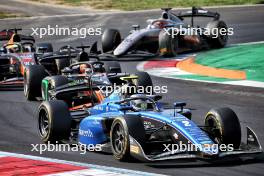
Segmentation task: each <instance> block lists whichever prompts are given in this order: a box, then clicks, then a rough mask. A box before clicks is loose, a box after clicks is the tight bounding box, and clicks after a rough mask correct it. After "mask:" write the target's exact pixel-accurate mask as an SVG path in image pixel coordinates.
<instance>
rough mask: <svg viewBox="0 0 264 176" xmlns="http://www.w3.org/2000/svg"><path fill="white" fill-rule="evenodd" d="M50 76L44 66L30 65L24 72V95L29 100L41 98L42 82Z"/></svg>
mask: <svg viewBox="0 0 264 176" xmlns="http://www.w3.org/2000/svg"><path fill="white" fill-rule="evenodd" d="M47 75H48V74H47V73H46V71H45V68H44V67H43V66H42V65H30V66H29V67H28V68H27V69H26V70H25V72H24V95H25V97H26V98H27V100H35V99H36V97H41V81H42V79H44V78H45V77H46V76H47Z"/></svg>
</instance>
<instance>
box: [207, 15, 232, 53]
mask: <svg viewBox="0 0 264 176" xmlns="http://www.w3.org/2000/svg"><path fill="white" fill-rule="evenodd" d="M206 28H208V29H209V30H210V31H211V33H212V34H211V35H209V36H208V42H209V45H210V47H211V48H223V47H224V46H225V45H226V44H227V41H228V34H227V32H226V33H225V34H221V33H220V31H221V30H225V31H227V29H228V27H227V25H226V23H225V22H224V21H218V20H214V21H210V22H209V23H208V24H207V26H206ZM215 29H217V30H218V33H217V36H216V35H213V33H214V31H215Z"/></svg>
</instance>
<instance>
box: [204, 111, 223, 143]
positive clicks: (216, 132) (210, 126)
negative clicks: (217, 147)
mask: <svg viewBox="0 0 264 176" xmlns="http://www.w3.org/2000/svg"><path fill="white" fill-rule="evenodd" d="M205 126H206V128H207V131H208V132H209V134H211V135H212V137H213V139H214V141H215V142H217V143H218V144H220V143H221V141H222V137H221V132H220V127H219V126H218V124H217V122H216V121H215V117H214V116H212V115H209V116H208V117H207V121H206V123H205Z"/></svg>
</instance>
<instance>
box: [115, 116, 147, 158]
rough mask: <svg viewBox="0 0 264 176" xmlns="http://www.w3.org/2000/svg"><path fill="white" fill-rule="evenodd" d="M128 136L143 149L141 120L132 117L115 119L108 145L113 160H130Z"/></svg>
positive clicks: (143, 130)
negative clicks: (109, 144) (109, 145)
mask: <svg viewBox="0 0 264 176" xmlns="http://www.w3.org/2000/svg"><path fill="white" fill-rule="evenodd" d="M130 136H132V137H133V138H134V139H135V140H136V141H137V142H138V143H139V144H140V145H141V146H142V147H144V141H145V129H144V125H143V123H142V120H141V118H140V117H139V116H134V115H125V116H124V117H120V118H116V119H115V120H114V122H113V123H112V126H111V131H110V143H111V148H112V152H113V155H114V157H115V159H117V160H119V161H128V160H130V159H131V155H130V140H129V139H130Z"/></svg>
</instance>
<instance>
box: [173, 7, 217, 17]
mask: <svg viewBox="0 0 264 176" xmlns="http://www.w3.org/2000/svg"><path fill="white" fill-rule="evenodd" d="M177 16H178V17H179V18H182V19H183V18H184V17H211V18H214V20H219V18H220V14H219V13H217V12H211V11H208V10H205V9H203V8H199V7H192V10H189V11H186V12H180V13H179V14H178V15H177Z"/></svg>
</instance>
